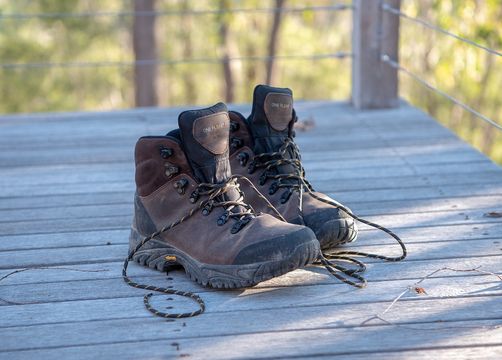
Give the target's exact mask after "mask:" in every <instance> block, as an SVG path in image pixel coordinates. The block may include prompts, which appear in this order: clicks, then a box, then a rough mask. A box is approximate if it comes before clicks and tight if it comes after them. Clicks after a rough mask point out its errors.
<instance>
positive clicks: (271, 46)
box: [265, 0, 286, 85]
mask: <svg viewBox="0 0 502 360" xmlns="http://www.w3.org/2000/svg"><path fill="white" fill-rule="evenodd" d="M285 2H286V1H285V0H275V12H274V19H273V21H272V28H271V30H270V39H269V42H268V53H267V55H268V59H267V61H266V64H267V77H266V79H265V83H266V84H269V85H270V84H275V81H274V80H275V79H274V75H275V68H274V65H275V59H274V57H275V55H276V52H277V39H278V36H279V28H280V26H281V20H282V11H283V9H284V3H285Z"/></svg>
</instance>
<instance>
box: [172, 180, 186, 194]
mask: <svg viewBox="0 0 502 360" xmlns="http://www.w3.org/2000/svg"><path fill="white" fill-rule="evenodd" d="M187 185H188V180H187V179H180V180H178V181H176V182H175V183H174V184H173V186H174V188H175V189H176V190H177V191H178V194H180V195H184V194H185V187H186V186H187Z"/></svg>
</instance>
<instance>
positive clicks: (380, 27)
mask: <svg viewBox="0 0 502 360" xmlns="http://www.w3.org/2000/svg"><path fill="white" fill-rule="evenodd" d="M389 2H390V3H393V4H397V5H396V6H397V7H394V6H392V5H391V4H389ZM398 4H399V2H396V1H392V0H387V1H385V0H378V1H376V0H354V1H353V2H352V3H337V4H333V5H329V6H298V7H268V8H264V7H258V8H228V9H202V10H195V9H186V10H185V9H182V10H155V11H101V12H99V11H98V12H93V11H89V12H53V13H33V14H26V13H4V14H0V24H1V23H2V21H26V20H30V19H61V20H65V19H69V18H97V17H118V18H120V17H153V16H156V17H157V16H159V17H160V16H206V15H207V16H210V15H219V14H226V13H230V14H238V13H244V14H252V13H257V14H260V13H271V14H273V13H277V12H281V13H301V12H306V11H311V12H328V11H331V12H336V11H346V10H350V11H353V16H354V32H353V49H352V50H351V51H334V52H328V53H323V54H284V55H271V56H267V55H256V56H234V57H200V58H196V57H194V58H181V59H157V58H156V59H146V60H119V61H107V60H103V61H69V62H50V61H48V62H23V63H0V70H30V69H48V68H60V69H68V68H102V67H116V68H121V67H133V66H134V67H142V66H152V65H177V64H221V63H224V62H236V61H240V62H259V61H263V62H267V61H271V60H279V61H309V60H310V61H321V60H326V59H346V58H349V59H352V60H353V64H352V67H353V70H352V71H353V84H352V86H353V94H352V99H353V101H354V103H357V100H354V99H355V98H360V99H363V100H361V102H362V103H363V105H361V106H358V107H361V108H364V107H380V106H383V107H386V106H389V105H390V106H395V105H393V104H395V102H392V101H388V100H386V99H384V100H383V101H382V100H381V99H380V100H378V99H377V100H376V101H373V100H374V99H373V100H372V99H371V96H373V97H377V98H378V97H379V96H380V97H381V98H382V97H383V98H386V97H387V98H390V97H392V96H398V94H397V86H395V85H393V86H392V85H391V86H390V87H389V86H387V88H385V86H383V85H382V84H381V80H382V79H378V78H373V79H369V78H371V77H372V76H374V75H373V74H371V72H373V73H374V72H375V71H373V69H372V68H373V66H376V65H379V64H377V63H375V62H373V63H370V64H368V63H364V61H365V59H361V58H364V57H370V53H369V52H368V51H373V50H372V49H369V48H370V47H371V46H372V45H371V44H372V41H373V40H364V37H365V36H369V35H370V36H375V39H376V40H377V41H378V43H379V45H378V50H377V53H376V54H375V58H376V59H378V60H376V61H379V62H380V63H381V64H384V65H385V66H387V67H389V68H391V69H393V70H395V71H397V72H400V73H404V74H405V75H407V76H409V77H410V78H412V79H413V80H414V81H416V82H418V83H419V84H421V85H422V86H424V87H425V88H427V89H429V90H430V91H433V92H435V93H437V94H439V95H441V96H443V97H444V98H446V99H448V100H449V101H451V102H453V103H454V104H456V105H458V106H460V107H461V108H463V109H464V110H466V111H468V112H469V113H471V114H472V115H474V116H475V117H477V118H479V119H481V120H483V121H484V122H486V123H488V124H490V125H492V126H493V127H495V128H496V129H498V130H502V125H501V124H500V123H498V122H497V121H495V120H493V119H491V118H489V117H488V116H486V115H484V114H482V113H481V112H480V111H478V110H476V109H474V108H472V107H471V106H469V105H467V104H466V103H465V102H462V101H460V100H459V99H458V98H456V97H454V96H452V95H450V94H448V93H446V92H445V91H443V90H441V89H439V88H438V87H436V86H434V85H432V84H431V83H430V82H428V81H426V80H424V79H423V78H422V77H421V76H419V75H417V74H415V73H413V72H412V71H410V70H408V69H407V68H406V67H404V66H403V65H402V64H400V63H399V62H398V61H397V60H396V59H397V53H398V49H397V39H396V38H393V39H392V41H394V44H393V45H391V46H390V47H391V49H393V50H394V51H389V49H388V46H387V47H386V45H385V44H382V39H383V38H385V37H386V35H385V26H387V25H389V24H386V22H387V23H390V22H392V19H390V18H385V16H384V15H385V14H387V15H388V16H391V17H395V18H397V19H405V20H406V21H410V22H413V23H416V24H418V25H420V26H423V27H424V28H426V29H429V30H432V31H436V32H438V33H441V34H443V35H445V36H448V37H451V38H453V39H456V40H458V41H461V42H463V43H465V44H468V45H470V46H473V47H475V48H478V49H481V50H483V51H485V52H487V53H488V54H489V55H491V56H497V57H501V56H502V52H500V51H498V50H495V49H492V48H490V47H488V46H485V45H482V44H479V43H476V42H475V41H472V40H470V39H467V38H465V37H462V36H460V35H458V34H455V33H453V32H451V31H449V30H446V29H444V28H442V27H440V26H437V25H435V24H431V23H430V22H428V21H426V20H424V19H422V18H419V17H414V16H411V15H408V14H406V13H405V12H403V11H401V10H400V9H399V8H398V7H399V5H398ZM367 8H372V10H371V11H373V12H372V13H368V11H369V10H368V9H367ZM364 12H366V13H365V15H363V13H364ZM368 14H370V16H369V17H368ZM371 16H372V17H374V18H373V19H370V18H371ZM368 20H371V21H373V22H375V23H376V22H377V23H378V24H377V25H376V26H375V27H371V26H368ZM392 26H395V28H393V27H392ZM397 26H399V21H397V22H395V21H394V22H393V23H392V24H391V26H390V27H389V29H387V37H389V36H390V37H393V36H394V35H392V32H393V31H394V32H397ZM358 27H360V28H358ZM364 31H366V33H364ZM354 37H358V39H356V40H354ZM355 43H358V45H359V47H357V48H354V46H355V45H354V44H355ZM387 45H388V44H387ZM367 49H369V50H367ZM371 56H373V55H372V54H371ZM357 66H359V69H355V68H357ZM365 69H366V70H365ZM380 71H381V72H382V74H383V75H382V76H386V75H389V73H388V72H385V71H384V70H383V69H382V68H380ZM354 74H357V75H354ZM354 79H357V82H358V84H355V82H356V81H355V80H354ZM386 81H387V80H386ZM392 81H395V80H391V82H392ZM368 84H370V85H368ZM387 85H388V84H387ZM381 87H383V88H384V90H385V91H380V90H381V89H380V88H381ZM355 88H356V89H357V90H354V89H355ZM365 88H370V89H369V90H368V89H365ZM389 88H390V90H389ZM393 91H394V95H393ZM371 92H373V94H371ZM385 92H387V94H384V95H382V94H381V93H385ZM368 94H369V98H370V99H369V101H366V103H368V104H370V105H369V106H368V105H364V101H365V99H364V97H366V98H368ZM371 101H373V103H371ZM375 104H376V105H375Z"/></svg>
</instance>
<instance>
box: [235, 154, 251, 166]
mask: <svg viewBox="0 0 502 360" xmlns="http://www.w3.org/2000/svg"><path fill="white" fill-rule="evenodd" d="M237 158H238V159H239V164H241V166H246V163H247V162H248V160H249V154H248V153H246V152H240V153H239V155H237Z"/></svg>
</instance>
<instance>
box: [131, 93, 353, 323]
mask: <svg viewBox="0 0 502 360" xmlns="http://www.w3.org/2000/svg"><path fill="white" fill-rule="evenodd" d="M296 121H297V117H296V114H295V111H294V109H293V97H292V92H291V90H289V89H284V88H273V87H269V86H264V85H258V86H257V87H256V88H255V90H254V96H253V108H252V112H251V115H250V116H249V117H248V118H247V119H246V118H244V116H242V115H241V114H239V113H238V112H235V111H230V112H229V111H228V110H227V107H226V105H225V104H223V103H218V104H216V105H214V106H212V107H209V108H205V109H199V110H189V111H185V112H182V113H181V114H180V115H179V118H178V125H179V129H176V130H173V131H171V132H169V133H168V134H167V135H165V136H146V137H142V138H140V139H139V140H138V142H137V144H136V149H135V162H136V194H135V199H134V209H135V212H134V219H133V224H132V229H131V236H130V247H129V256H128V258H127V259H126V262H125V264H124V271H123V275H124V279H125V280H126V282H127V283H128V284H129V285H132V286H135V287H139V288H144V289H149V290H156V291H160V292H163V293H174V294H178V295H183V296H188V297H190V298H193V299H194V300H196V301H197V302H198V303H199V305H200V306H201V308H200V309H199V310H198V311H194V312H192V313H184V314H167V313H162V312H159V311H157V310H156V309H154V308H152V307H151V306H150V304H149V302H148V298H149V296H151V294H148V295H147V296H145V305H146V306H147V308H148V310H150V311H151V312H153V313H154V314H156V315H159V316H164V317H186V316H194V315H197V314H199V313H201V312H202V311H204V305H203V301H202V299H200V298H199V297H198V296H197V295H195V294H193V293H189V292H182V291H177V290H172V289H164V288H156V287H152V286H148V285H141V284H138V283H135V282H134V281H132V280H131V279H130V278H128V277H127V274H126V270H127V264H128V261H130V260H135V261H137V262H139V263H140V264H142V265H145V266H148V267H150V268H154V269H157V270H160V271H163V270H165V269H167V268H169V267H171V266H176V265H181V266H182V267H183V268H184V269H185V271H186V273H187V274H188V275H189V276H190V277H191V278H192V279H193V280H194V281H196V282H197V283H199V284H201V285H204V286H210V287H214V288H240V287H248V286H253V285H255V284H257V283H259V282H261V281H264V280H268V279H270V278H273V277H276V276H280V275H282V274H285V273H287V272H289V271H292V270H295V269H298V268H301V267H303V266H306V265H309V264H312V263H313V262H314V261H316V260H318V259H319V258H320V257H321V261H323V263H324V264H325V265H326V266H330V265H331V263H330V262H329V261H328V260H327V259H326V258H325V257H324V256H323V255H322V253H321V251H322V252H325V253H326V252H330V251H333V250H334V249H335V248H336V247H337V246H338V245H340V244H343V243H347V242H351V241H354V240H355V239H356V237H357V228H356V225H355V221H354V218H355V216H354V215H353V214H352V213H351V212H350V210H348V209H347V208H345V207H343V205H341V204H339V203H337V202H335V201H334V200H333V199H331V198H329V197H328V196H326V195H324V194H321V193H317V192H315V191H314V190H313V188H312V186H311V185H310V184H309V183H308V181H307V180H306V179H305V172H304V170H303V167H302V164H301V159H300V154H299V150H298V147H297V146H296V144H295V142H294V141H293V137H294V123H295V122H296ZM349 253H351V252H344V253H341V254H342V255H339V258H340V257H343V254H349ZM352 253H353V252H352ZM352 262H356V263H358V264H359V262H358V261H352ZM340 269H344V268H343V267H339V266H336V265H335V266H334V267H333V266H332V267H331V269H328V270H330V271H331V272H332V273H334V274H336V272H337V270H340ZM344 270H346V269H344ZM360 270H361V269H359V270H352V273H350V272H349V274H351V275H353V276H354V277H356V278H357V275H356V274H355V273H356V272H357V271H360Z"/></svg>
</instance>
